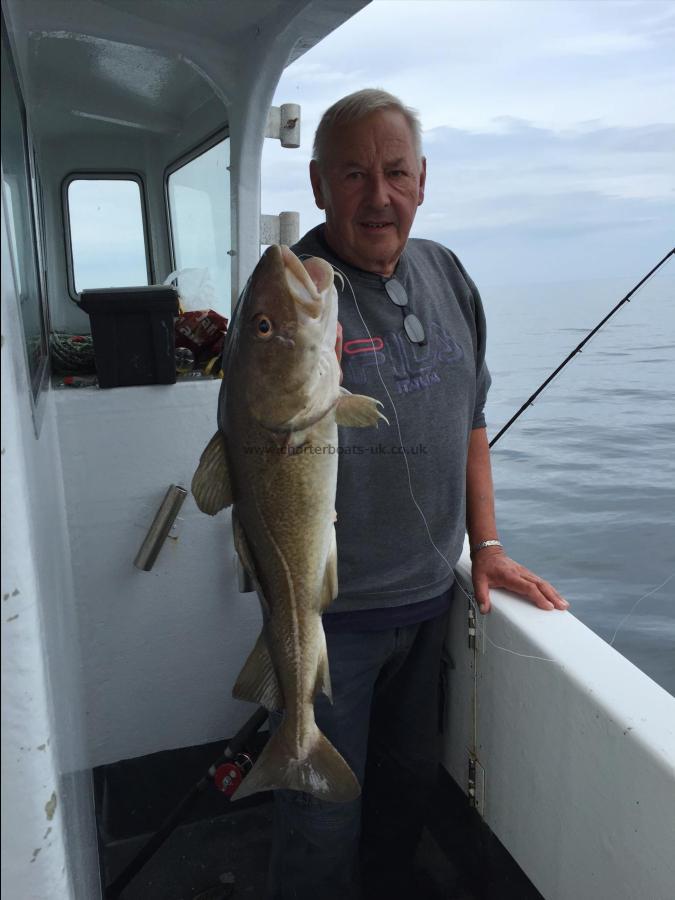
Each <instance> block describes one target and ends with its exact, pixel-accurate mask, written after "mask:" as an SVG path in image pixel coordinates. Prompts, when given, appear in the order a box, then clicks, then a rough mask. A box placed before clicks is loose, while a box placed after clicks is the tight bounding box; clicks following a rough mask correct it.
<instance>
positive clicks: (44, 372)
mask: <svg viewBox="0 0 675 900" xmlns="http://www.w3.org/2000/svg"><path fill="white" fill-rule="evenodd" d="M1 23H2V24H1V31H2V51H3V54H4V55H5V57H6V59H7V64H8V67H9V71H10V76H11V79H12V82H13V84H14V88H15V91H16V96H17V100H18V103H19V111H20V115H21V137H22V144H23V158H24V164H25V165H24V167H23V172H22V173H21V175H22V178H23V179H25V187H26V199H27V209H26V210H25V211H23V212H22V214H24V212H25V215H26V216H27V222H26V225H27V228H28V231H29V236H30V239H31V247H30V248H29V252H30V255H31V262H32V265H33V267H34V270H35V276H36V282H35V286H36V289H37V294H38V296H37V300H38V304H39V323H40V330H41V343H42V344H43V350H44V352H42V353H41V354H40V361H39V364H38V366H37V368H36V369H35V371H34V372H31V365H30V359H29V352H28V346H27V342H26V331H25V328H26V326H25V322H24V315H23V308H22V307H23V300H22V296H21V293H22V291H21V289H20V287H19V285H20V282H21V278H20V274H19V269H20V265H21V261H20V260H19V258H18V254H19V249H18V247H13V246H12V241H11V238H10V229H12V228H13V225H14V223H13V220H12V219H11V217H10V215H9V209H8V207H7V200H6V197H5V190H4V187H3V189H2V197H1V198H0V200H1V202H2V205H3V213H4V218H5V227H6V229H7V240H8V244H9V248H8V249H9V260H10V266H11V268H12V280H13V282H14V289H15V294H16V300H17V306H18V314H19V320H20V325H21V329H22V333H23V337H24V340H23V353H24V359H25V362H26V374H27V376H28V386H29V392H28V393H29V396H30V403H31V412H32V418H33V428H34V430H35V436H36V437H37V438H39V436H40V429H41V424H42V417H43V413H44V403H43V402H42V398H43V397H45V396H46V393H47V386H48V382H49V373H50V356H51V353H50V335H51V322H50V316H49V307H48V299H47V273H46V256H45V253H46V251H45V245H44V233H45V220H44V206H43V194H42V182H41V179H40V173H39V168H38V162H37V152H36V149H35V143H34V142H33V136H32V131H31V127H30V123H29V121H28V111H27V109H26V102H25V99H24V92H23V85H22V83H21V78H20V76H19V71H18V67H17V65H16V63H15V58H14V45H13V43H12V41H11V40H10V36H9V30H8V28H7V24H6V22H5V16H4V13H3V15H2V17H1ZM2 174H3V181H4V180H5V173H4V168H3V173H2ZM7 188H8V190H11V187H10V183H9V181H8V182H7Z"/></svg>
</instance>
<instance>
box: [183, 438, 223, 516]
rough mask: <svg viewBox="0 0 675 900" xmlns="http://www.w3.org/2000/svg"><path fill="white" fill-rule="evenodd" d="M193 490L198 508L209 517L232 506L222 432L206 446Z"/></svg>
mask: <svg viewBox="0 0 675 900" xmlns="http://www.w3.org/2000/svg"><path fill="white" fill-rule="evenodd" d="M191 489H192V494H193V496H194V498H195V501H196V503H197V506H198V507H199V508H200V509H201V511H202V512H205V513H206V514H207V515H209V516H215V514H216V513H217V512H220V510H221V509H225V507H226V506H232V485H231V483H230V471H229V469H228V466H227V456H226V451H225V436H224V435H223V434H222V432H220V431H216V433H215V434H214V435H213V437H212V438H211V440H210V441H209V442H208V444H207V445H206V449H205V450H204V452H203V453H202V455H201V457H200V459H199V465H198V466H197V471H196V472H195V474H194V475H193V476H192V485H191Z"/></svg>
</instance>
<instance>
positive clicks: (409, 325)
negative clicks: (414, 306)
mask: <svg viewBox="0 0 675 900" xmlns="http://www.w3.org/2000/svg"><path fill="white" fill-rule="evenodd" d="M384 289H385V291H386V292H387V297H389V299H390V300H391V302H392V303H395V304H396V306H398V307H400V309H401V312H402V313H403V327H404V329H405V333H406V334H407V335H408V340H409V341H410V342H411V343H412V344H420V345H422V344H426V342H427V338H426V335H425V333H424V328H423V326H422V323H421V322H420V320H419V319H418V318H417V316H415V315H413V313H411V312H407V306H408V295H407V294H406V291H405V288H404V287H403V285H402V284H401V282H400V281H397V280H396V279H395V278H389V279H388V280H387V281H385V282H384Z"/></svg>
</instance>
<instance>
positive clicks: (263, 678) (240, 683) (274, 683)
mask: <svg viewBox="0 0 675 900" xmlns="http://www.w3.org/2000/svg"><path fill="white" fill-rule="evenodd" d="M232 696H233V697H235V698H236V699H237V700H248V701H249V702H250V703H259V704H260V705H261V706H264V707H265V708H266V709H283V708H284V698H283V696H282V693H281V688H280V687H279V680H278V679H277V673H276V672H275V670H274V664H273V663H272V657H271V656H270V651H269V649H268V647H267V641H266V640H265V635H264V633H263V632H262V631H261V632H260V635H259V636H258V640H257V641H256V643H255V647H254V648H253V650H251V653H250V654H249V657H248V659H247V660H246V662H245V663H244V668H243V669H242V670H241V672H240V673H239V678H237V683H236V684H235V686H234V688H233V689H232Z"/></svg>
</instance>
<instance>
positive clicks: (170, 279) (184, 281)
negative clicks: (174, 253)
mask: <svg viewBox="0 0 675 900" xmlns="http://www.w3.org/2000/svg"><path fill="white" fill-rule="evenodd" d="M164 284H175V285H176V289H177V291H178V299H179V302H180V311H181V313H184V312H198V311H199V310H203V309H212V308H213V307H214V306H215V305H216V292H215V290H214V289H213V284H212V282H211V275H210V272H209V270H208V269H176V270H175V271H174V272H171V273H170V274H169V275H167V277H166V278H165V279H164Z"/></svg>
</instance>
